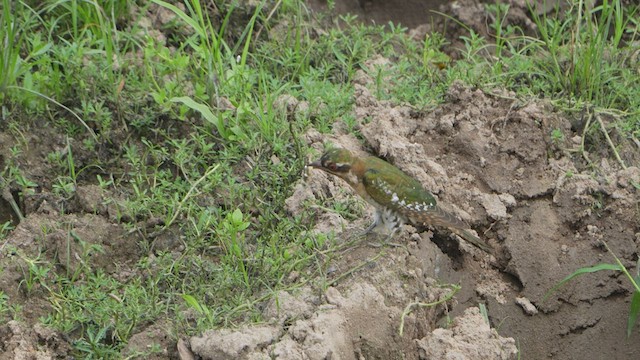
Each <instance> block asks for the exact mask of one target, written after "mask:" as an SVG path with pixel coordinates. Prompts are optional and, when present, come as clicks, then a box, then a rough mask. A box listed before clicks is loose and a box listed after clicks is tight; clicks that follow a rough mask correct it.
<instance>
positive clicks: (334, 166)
mask: <svg viewBox="0 0 640 360" xmlns="http://www.w3.org/2000/svg"><path fill="white" fill-rule="evenodd" d="M327 168H328V169H329V170H331V171H336V169H337V168H338V167H337V166H336V163H329V164H327Z"/></svg>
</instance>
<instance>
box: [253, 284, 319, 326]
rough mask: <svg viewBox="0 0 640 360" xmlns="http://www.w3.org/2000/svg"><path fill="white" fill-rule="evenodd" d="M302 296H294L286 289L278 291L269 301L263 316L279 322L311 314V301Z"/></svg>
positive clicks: (303, 317)
mask: <svg viewBox="0 0 640 360" xmlns="http://www.w3.org/2000/svg"><path fill="white" fill-rule="evenodd" d="M305 300H307V299H304V297H303V296H297V297H294V296H292V295H291V294H289V293H288V292H286V291H279V292H278V294H277V295H276V296H275V297H274V298H273V299H272V300H271V301H270V302H269V304H268V305H267V307H266V308H265V310H264V312H263V314H264V316H265V318H267V319H272V320H276V321H277V322H278V323H280V324H284V323H285V322H291V321H294V320H298V319H306V318H308V317H309V316H311V311H312V309H311V302H310V301H305Z"/></svg>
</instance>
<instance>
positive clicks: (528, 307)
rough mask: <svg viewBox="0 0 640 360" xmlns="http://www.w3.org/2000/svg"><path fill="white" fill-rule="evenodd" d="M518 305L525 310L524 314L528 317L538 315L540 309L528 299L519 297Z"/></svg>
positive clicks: (517, 299)
mask: <svg viewBox="0 0 640 360" xmlns="http://www.w3.org/2000/svg"><path fill="white" fill-rule="evenodd" d="M516 304H518V306H520V307H521V308H522V310H524V313H525V314H527V315H535V314H537V313H538V309H537V308H536V306H535V305H533V304H532V303H531V301H530V300H529V299H527V298H526V297H517V298H516Z"/></svg>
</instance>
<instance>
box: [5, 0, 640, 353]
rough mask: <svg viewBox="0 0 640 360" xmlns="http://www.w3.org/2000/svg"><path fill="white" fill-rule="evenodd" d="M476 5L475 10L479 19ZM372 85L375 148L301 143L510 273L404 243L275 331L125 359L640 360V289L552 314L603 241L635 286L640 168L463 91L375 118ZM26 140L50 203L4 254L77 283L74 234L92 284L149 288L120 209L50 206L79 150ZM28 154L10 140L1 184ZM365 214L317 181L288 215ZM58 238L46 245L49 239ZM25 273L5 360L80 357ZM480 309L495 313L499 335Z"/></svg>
mask: <svg viewBox="0 0 640 360" xmlns="http://www.w3.org/2000/svg"><path fill="white" fill-rule="evenodd" d="M376 3H377V2H376V1H373V4H376ZM471 3H472V4H469V6H467V7H465V8H467V9H475V8H476V7H477V6H478V3H477V2H471ZM520 9H522V7H520ZM454 11H455V10H454ZM386 61H387V60H386V59H382V58H378V59H373V60H372V61H371V63H374V62H375V63H376V64H384V63H385V62H386ZM357 78H358V79H359V80H358V83H357V84H356V91H355V95H354V96H355V102H356V107H355V110H354V111H355V114H356V117H357V119H358V121H359V131H360V133H361V134H362V138H363V140H360V139H358V138H356V137H355V136H354V135H352V134H348V133H347V131H346V130H345V129H342V128H341V126H340V125H339V123H337V125H336V126H335V132H334V134H333V135H330V136H327V135H323V134H320V133H319V132H317V131H315V130H314V129H310V130H309V131H308V132H307V133H306V134H305V136H304V141H306V142H307V143H308V144H310V145H311V146H312V147H313V148H315V149H316V150H317V151H318V152H320V151H322V148H323V143H325V142H332V143H333V144H334V145H337V146H342V147H345V148H349V149H351V150H353V151H355V152H358V153H362V154H365V153H366V154H374V155H377V156H380V157H382V158H384V159H386V160H388V161H389V162H391V163H393V164H394V165H396V166H398V167H399V168H401V169H402V170H404V171H405V172H407V173H409V174H410V175H412V176H414V177H416V178H417V179H419V180H420V181H421V182H422V183H423V184H424V185H425V187H426V188H428V189H430V190H431V191H432V192H433V193H434V194H435V195H436V196H437V198H438V201H439V202H440V203H441V204H442V205H443V207H445V208H447V209H448V210H449V211H451V212H453V213H455V214H457V215H458V216H459V217H460V218H462V219H464V220H466V221H467V222H468V223H470V224H471V226H472V229H473V230H474V231H476V232H477V234H478V235H479V236H480V237H481V238H482V239H484V240H485V241H487V242H488V243H490V244H491V245H492V246H493V247H494V248H495V249H496V253H495V256H491V255H487V254H484V253H482V252H481V251H479V250H477V249H476V248H474V247H472V246H470V245H468V244H466V243H464V242H459V241H458V238H456V237H455V236H452V235H451V234H449V233H448V232H447V231H446V230H443V229H435V228H434V229H429V230H427V231H424V232H418V231H417V230H416V229H414V228H413V227H411V226H405V228H404V229H403V231H402V232H401V234H399V235H398V236H397V237H396V238H395V239H394V240H393V242H394V243H397V244H399V245H401V246H399V247H383V248H380V247H374V246H370V243H375V242H376V239H365V240H363V241H360V242H356V243H355V245H353V246H349V247H346V249H345V250H344V252H343V253H341V254H339V256H335V257H334V258H333V260H331V262H330V265H329V267H328V269H327V274H326V276H327V279H326V287H323V288H321V289H318V288H317V287H311V286H308V287H303V288H301V289H299V291H296V292H295V293H287V292H280V293H278V296H277V301H276V300H273V301H271V302H270V303H268V304H264V305H265V307H264V311H263V315H264V318H265V319H268V321H267V322H266V323H265V324H260V325H252V326H245V327H242V328H239V329H218V330H210V331H207V332H205V333H203V334H201V335H198V336H194V337H191V338H187V337H186V336H182V339H181V341H180V342H179V343H178V342H177V341H176V340H175V337H174V336H173V334H172V329H171V325H170V324H171V319H162V320H160V321H158V322H156V323H155V324H148V326H146V327H144V326H143V327H141V328H140V329H138V332H137V334H135V335H134V336H133V338H132V339H131V340H130V342H129V345H128V347H127V348H126V349H125V350H124V351H123V357H124V356H126V355H127V354H130V353H131V352H132V351H135V350H136V349H144V348H145V347H148V346H149V345H151V344H152V343H155V344H159V345H160V347H161V349H163V352H162V353H161V354H157V355H155V358H157V359H175V358H181V359H187V358H190V357H191V358H203V359H266V358H277V359H516V358H517V356H518V355H517V352H518V351H519V352H520V358H522V359H544V358H549V359H633V358H637V357H638V356H639V355H638V354H640V342H638V341H634V340H633V339H637V338H638V336H640V331H639V330H638V329H637V328H636V329H635V330H634V332H633V334H632V335H631V338H630V340H627V339H626V333H625V332H626V322H627V316H628V308H629V301H630V299H631V294H632V288H631V286H630V284H629V282H628V281H627V280H626V278H625V277H624V276H623V275H621V274H619V273H614V272H598V273H593V274H589V275H586V276H583V277H581V278H579V279H578V280H576V281H572V282H570V283H569V284H567V285H566V286H564V287H562V288H561V289H560V290H559V291H557V292H555V293H553V294H551V295H550V296H549V298H548V299H546V300H545V299H544V297H545V294H547V292H548V291H549V290H550V289H551V288H552V287H553V286H554V285H555V284H557V283H558V282H559V281H560V280H561V279H562V278H564V277H565V276H567V275H568V274H570V273H571V272H573V271H574V270H576V269H578V268H581V267H586V266H593V265H595V264H598V263H603V262H606V263H612V262H613V259H612V258H611V256H610V255H609V254H608V253H607V251H606V250H605V249H604V248H603V246H602V243H601V241H603V240H604V241H606V242H607V243H608V244H609V246H610V248H611V249H612V250H613V251H614V252H615V253H616V254H617V256H618V257H619V258H620V259H621V260H622V262H623V264H624V265H625V266H627V267H628V268H630V269H632V271H634V272H635V270H636V269H635V266H636V261H637V260H638V246H639V243H640V225H639V224H640V221H639V220H640V213H639V210H638V208H639V207H638V206H639V202H640V195H639V193H638V190H637V189H636V188H635V187H634V186H633V185H632V183H636V184H637V183H640V169H639V168H637V167H630V168H628V169H627V170H621V169H618V168H616V167H615V165H614V163H613V162H611V163H609V162H608V161H607V160H606V159H603V160H602V162H601V163H600V164H599V165H600V166H599V170H598V171H597V172H594V171H593V170H592V169H589V168H587V167H585V166H584V165H583V164H582V163H581V161H580V160H581V159H580V158H579V157H576V156H575V153H574V152H571V150H572V149H574V148H576V147H577V145H578V144H579V140H580V139H579V138H578V136H579V134H576V133H574V132H573V130H572V129H571V125H570V121H569V120H570V119H567V118H566V117H564V116H563V115H562V114H560V113H556V112H554V110H553V108H552V107H551V106H549V105H548V104H545V103H544V102H542V101H541V102H531V103H526V104H523V103H520V102H518V101H515V100H512V98H513V94H509V93H506V92H505V93H500V94H488V93H485V92H482V91H480V90H476V89H472V88H469V87H466V86H464V85H462V84H460V83H455V84H454V85H453V86H451V88H450V89H449V93H448V98H447V101H446V103H444V104H443V105H441V106H438V107H437V108H435V109H433V110H432V111H428V112H417V111H415V110H414V109H412V108H410V107H408V106H401V105H396V104H392V103H389V102H385V101H379V100H377V99H376V98H375V97H374V96H373V95H372V94H371V92H370V90H369V89H370V86H371V85H372V79H370V78H369V77H368V76H367V75H366V73H365V72H364V71H363V72H361V73H360V74H359V75H358V76H357ZM554 129H560V130H561V131H562V133H563V134H564V140H562V141H561V142H560V143H558V142H552V141H551V131H552V130H554ZM5 131H7V130H5ZM26 136H27V137H28V139H27V140H28V141H29V144H30V146H29V149H30V150H29V152H28V153H27V154H25V156H23V157H22V158H21V160H20V161H21V162H23V164H29V165H30V174H29V177H30V178H35V179H37V181H38V183H39V184H40V187H39V188H38V192H37V193H36V194H34V195H31V196H28V197H27V198H25V200H24V203H22V204H21V206H22V207H23V209H24V210H25V214H26V218H25V220H24V221H23V222H21V223H20V224H19V225H18V227H17V228H16V230H14V231H13V232H12V233H11V235H10V237H9V238H8V240H7V242H6V244H9V245H11V246H13V247H15V248H17V249H19V250H20V251H23V252H24V253H27V254H30V255H32V256H35V255H37V252H38V249H42V250H43V253H42V254H41V255H42V256H43V257H45V258H47V259H50V260H56V261H57V263H59V264H60V268H59V269H57V271H73V270H74V269H75V268H76V267H78V266H82V264H79V263H78V262H77V258H76V257H74V256H68V257H65V255H64V254H74V253H78V252H81V251H83V249H82V248H80V245H79V244H77V243H73V242H71V244H72V246H74V248H72V249H71V250H70V251H67V249H64V248H63V247H64V246H66V245H67V244H69V241H67V240H68V239H67V238H66V236H67V234H68V233H69V231H70V230H73V231H75V232H77V233H78V235H79V236H80V237H81V238H82V239H83V240H85V241H87V242H88V243H90V244H101V245H102V246H103V247H104V250H105V251H104V253H96V254H93V255H92V256H93V259H94V263H93V264H92V266H94V267H100V268H103V269H104V270H105V273H106V274H108V275H114V276H118V277H119V278H122V279H123V280H126V279H127V278H130V277H133V276H143V274H139V273H138V272H137V270H136V269H135V266H134V265H135V263H136V261H137V260H138V259H139V258H140V257H141V256H143V255H144V254H141V253H140V250H139V247H136V246H131V244H135V243H136V242H138V241H143V240H142V238H141V237H140V236H138V235H137V234H135V233H129V232H127V231H126V229H124V226H123V225H122V224H120V223H119V222H118V221H117V219H116V213H115V209H114V208H112V207H111V206H110V205H108V204H106V202H105V200H107V199H117V198H118V194H113V193H108V192H105V191H103V190H101V189H100V188H98V187H97V186H94V185H90V184H84V185H81V186H80V188H79V189H78V191H77V192H76V195H75V196H74V198H72V199H63V200H61V199H60V198H59V197H57V196H53V195H52V190H51V184H50V181H51V180H50V178H49V174H50V173H52V172H53V170H52V169H50V168H49V167H48V166H49V165H47V164H46V162H44V161H43V158H44V156H45V155H46V154H47V153H49V152H51V151H52V150H54V149H60V148H61V147H64V146H65V143H64V142H63V141H62V139H63V138H62V137H61V135H59V134H56V132H55V129H54V128H52V127H47V126H41V127H34V130H33V133H32V134H26ZM17 141H19V140H18V139H16V138H14V137H13V136H11V135H9V133H8V132H0V143H1V144H2V145H1V146H0V166H1V167H4V162H5V161H6V160H5V159H8V158H9V157H10V156H11V154H10V152H9V148H10V147H11V146H12V145H13V144H15V143H16V142H17ZM87 156H89V155H87ZM78 161H79V162H82V156H79V158H78ZM87 161H88V160H87ZM351 196H356V195H355V194H353V193H351V192H350V191H349V190H348V189H347V187H346V185H345V184H343V183H341V182H340V180H339V179H336V178H333V177H330V176H327V175H326V174H324V173H322V172H319V171H313V172H311V173H310V174H309V176H308V178H306V179H301V180H300V183H299V184H298V185H297V186H296V188H295V191H294V194H293V195H292V197H291V198H290V199H289V200H288V201H287V205H288V210H289V212H290V214H296V213H297V212H300V211H310V210H308V209H306V210H305V209H304V208H303V207H302V205H301V204H302V202H303V201H304V200H305V199H313V198H327V197H328V198H333V199H336V200H340V199H344V198H345V197H351ZM61 207H64V208H65V212H64V213H61V212H60V211H59V210H58V209H60V208H61ZM0 210H1V214H2V216H3V217H2V218H1V219H0V220H2V221H4V219H9V218H10V216H11V215H9V212H10V207H8V204H7V203H6V202H5V201H4V200H3V199H0ZM314 211H316V212H317V216H318V223H317V225H316V228H315V229H314V230H313V231H321V232H326V231H329V230H335V231H337V232H338V239H339V240H340V241H344V242H347V241H350V240H352V239H353V237H354V234H357V233H358V232H359V231H361V230H362V229H364V228H365V227H366V226H367V225H368V222H369V219H368V218H367V217H366V218H362V219H359V220H357V221H355V222H349V221H347V220H345V219H343V218H342V217H340V216H339V215H337V214H335V213H328V212H323V211H322V210H320V209H315V210H314ZM43 228H47V229H49V230H48V232H47V235H46V236H45V237H42V236H41V235H40V234H42V229H43ZM6 244H5V245H6ZM3 246H4V245H3ZM167 246H172V245H171V244H169V245H167ZM178 250H179V249H178ZM25 266H26V264H25V263H24V261H23V260H21V259H20V258H19V257H18V256H17V255H16V256H13V257H4V258H0V269H2V271H0V288H1V289H2V290H3V291H4V292H5V293H6V294H7V295H8V296H9V298H10V299H12V301H17V302H19V303H20V304H22V306H23V308H24V310H25V312H24V318H23V319H21V321H20V322H15V321H12V322H10V323H8V324H2V325H0V360H4V359H22V358H37V359H54V358H67V357H68V356H70V354H71V353H70V351H71V350H70V349H71V346H70V342H71V339H69V337H67V335H65V334H61V333H57V332H56V331H53V330H51V329H46V328H44V327H43V326H41V325H38V323H39V320H38V319H39V317H40V316H42V315H44V314H46V313H48V312H49V311H50V310H51V304H50V303H49V302H48V301H47V300H46V296H44V295H45V294H46V292H45V289H39V288H37V287H36V288H35V289H34V290H33V291H32V292H31V293H30V294H29V295H27V294H26V293H25V292H24V291H23V290H20V289H21V287H20V283H21V281H22V280H23V276H24V268H25ZM452 283H453V284H459V285H460V286H461V290H460V291H459V292H458V293H457V294H456V295H455V296H454V297H453V299H452V300H449V301H447V302H446V303H445V304H441V305H438V306H429V307H419V306H416V307H414V308H413V309H412V311H410V312H409V313H408V315H407V316H406V318H405V320H404V327H403V334H402V335H400V334H399V328H400V324H401V317H402V314H403V311H404V310H405V308H406V307H407V306H408V305H409V304H411V303H414V302H420V303H431V302H435V301H438V300H441V299H444V297H445V296H446V295H447V294H449V293H450V291H451V289H450V288H448V287H446V286H445V284H452ZM479 303H482V304H485V305H486V308H487V313H488V319H489V322H490V324H487V323H486V321H485V320H484V319H483V318H482V316H481V315H480V313H479V310H478V308H477V306H478V304H479Z"/></svg>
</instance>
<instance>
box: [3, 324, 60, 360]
mask: <svg viewBox="0 0 640 360" xmlns="http://www.w3.org/2000/svg"><path fill="white" fill-rule="evenodd" d="M70 355H71V345H70V344H69V343H68V342H67V341H65V340H63V338H62V336H60V335H59V334H58V333H57V332H55V331H53V330H51V329H49V328H46V327H44V326H43V325H41V324H38V323H36V324H35V325H34V326H33V327H31V328H30V327H29V326H27V325H25V324H21V323H19V322H17V321H14V320H12V321H9V322H8V323H7V324H6V325H3V326H0V360H10V359H11V360H13V359H37V360H48V359H61V358H67V356H70Z"/></svg>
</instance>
